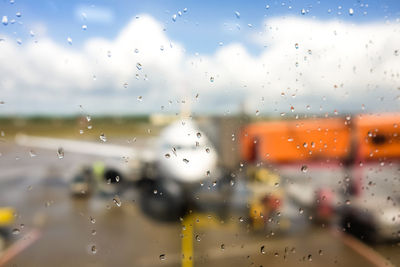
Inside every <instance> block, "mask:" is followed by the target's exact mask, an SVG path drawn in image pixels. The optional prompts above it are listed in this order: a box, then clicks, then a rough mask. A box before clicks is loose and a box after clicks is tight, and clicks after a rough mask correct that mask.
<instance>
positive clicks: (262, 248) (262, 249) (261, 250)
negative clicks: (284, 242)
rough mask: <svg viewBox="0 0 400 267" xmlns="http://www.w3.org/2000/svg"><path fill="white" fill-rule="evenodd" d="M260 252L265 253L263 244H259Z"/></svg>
mask: <svg viewBox="0 0 400 267" xmlns="http://www.w3.org/2000/svg"><path fill="white" fill-rule="evenodd" d="M260 252H261V254H266V253H267V252H266V251H265V246H261V248H260Z"/></svg>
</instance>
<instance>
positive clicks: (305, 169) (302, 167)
mask: <svg viewBox="0 0 400 267" xmlns="http://www.w3.org/2000/svg"><path fill="white" fill-rule="evenodd" d="M300 170H301V171H302V172H304V173H305V172H307V170H308V167H307V165H302V166H301V169H300Z"/></svg>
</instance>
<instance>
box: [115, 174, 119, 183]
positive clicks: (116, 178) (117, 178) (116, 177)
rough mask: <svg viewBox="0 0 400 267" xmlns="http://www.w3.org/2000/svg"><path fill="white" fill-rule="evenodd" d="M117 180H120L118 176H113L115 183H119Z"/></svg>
mask: <svg viewBox="0 0 400 267" xmlns="http://www.w3.org/2000/svg"><path fill="white" fill-rule="evenodd" d="M119 180H120V178H119V176H118V175H117V176H115V181H116V182H117V183H119Z"/></svg>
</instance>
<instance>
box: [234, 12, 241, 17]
mask: <svg viewBox="0 0 400 267" xmlns="http://www.w3.org/2000/svg"><path fill="white" fill-rule="evenodd" d="M235 16H236V18H237V19H240V13H239V12H238V11H235Z"/></svg>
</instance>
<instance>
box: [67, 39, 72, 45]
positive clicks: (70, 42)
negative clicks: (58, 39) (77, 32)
mask: <svg viewBox="0 0 400 267" xmlns="http://www.w3.org/2000/svg"><path fill="white" fill-rule="evenodd" d="M67 42H68V43H69V44H70V45H72V39H71V37H68V38H67Z"/></svg>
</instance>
